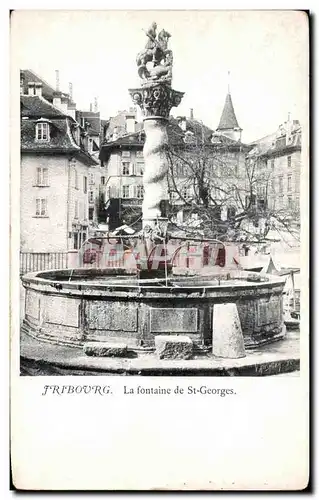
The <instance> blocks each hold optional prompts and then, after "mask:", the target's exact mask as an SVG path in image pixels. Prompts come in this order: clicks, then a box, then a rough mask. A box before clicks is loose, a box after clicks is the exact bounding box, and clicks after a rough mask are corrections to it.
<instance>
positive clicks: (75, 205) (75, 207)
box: [74, 200, 79, 219]
mask: <svg viewBox="0 0 319 500" xmlns="http://www.w3.org/2000/svg"><path fill="white" fill-rule="evenodd" d="M74 218H75V219H78V218H79V202H78V200H75V202H74Z"/></svg>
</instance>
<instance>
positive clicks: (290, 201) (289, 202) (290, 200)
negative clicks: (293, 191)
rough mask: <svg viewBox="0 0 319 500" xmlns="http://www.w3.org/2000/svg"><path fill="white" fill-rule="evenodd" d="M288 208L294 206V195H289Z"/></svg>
mask: <svg viewBox="0 0 319 500" xmlns="http://www.w3.org/2000/svg"><path fill="white" fill-rule="evenodd" d="M287 200H288V208H292V196H288V198H287Z"/></svg>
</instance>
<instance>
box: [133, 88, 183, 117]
mask: <svg viewBox="0 0 319 500" xmlns="http://www.w3.org/2000/svg"><path fill="white" fill-rule="evenodd" d="M129 93H130V96H131V97H132V99H133V102H134V104H137V105H138V106H139V107H140V108H141V111H142V113H143V116H144V120H148V119H154V118H161V119H165V120H168V118H169V114H170V111H171V109H172V108H173V107H174V106H178V105H179V104H180V103H181V100H182V98H183V95H184V92H179V91H178V90H173V89H172V88H171V87H170V85H169V84H167V83H164V82H163V83H159V82H154V83H146V84H144V85H143V87H141V88H137V89H129Z"/></svg>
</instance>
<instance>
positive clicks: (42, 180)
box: [36, 167, 49, 186]
mask: <svg viewBox="0 0 319 500" xmlns="http://www.w3.org/2000/svg"><path fill="white" fill-rule="evenodd" d="M36 185H37V186H48V185H49V184H48V169H47V168H45V167H37V178H36Z"/></svg>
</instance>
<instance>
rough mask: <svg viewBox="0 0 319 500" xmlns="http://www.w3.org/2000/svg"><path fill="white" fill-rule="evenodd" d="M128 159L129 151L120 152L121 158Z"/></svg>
mask: <svg viewBox="0 0 319 500" xmlns="http://www.w3.org/2000/svg"><path fill="white" fill-rule="evenodd" d="M130 157H131V152H130V151H122V158H130Z"/></svg>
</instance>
